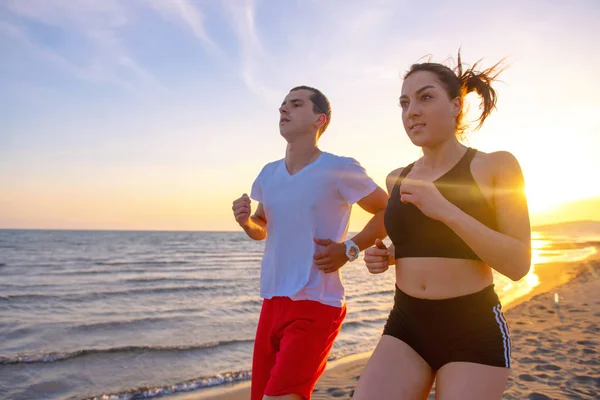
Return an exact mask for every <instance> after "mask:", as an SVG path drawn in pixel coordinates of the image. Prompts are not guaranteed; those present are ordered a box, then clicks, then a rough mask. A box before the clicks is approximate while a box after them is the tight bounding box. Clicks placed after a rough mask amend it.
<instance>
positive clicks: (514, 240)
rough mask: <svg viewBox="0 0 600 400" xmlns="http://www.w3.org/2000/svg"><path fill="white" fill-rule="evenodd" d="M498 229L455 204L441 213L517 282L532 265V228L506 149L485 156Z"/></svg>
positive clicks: (516, 169) (518, 175) (516, 171)
mask: <svg viewBox="0 0 600 400" xmlns="http://www.w3.org/2000/svg"><path fill="white" fill-rule="evenodd" d="M488 157H489V165H490V168H491V171H492V176H493V201H494V205H495V209H496V219H497V222H498V231H494V230H493V229H490V228H488V227H487V226H485V225H484V224H482V223H481V222H479V221H478V220H476V219H475V218H473V217H471V216H470V215H468V214H466V213H465V212H463V211H462V210H460V209H459V208H458V207H454V208H453V209H452V210H451V212H448V213H445V214H443V216H442V218H440V220H441V221H442V222H444V223H445V224H446V225H448V226H449V227H450V228H451V229H452V230H453V231H454V232H455V233H456V234H457V235H458V236H460V238H461V239H462V240H464V241H465V243H466V244H467V245H468V246H469V247H470V248H471V249H472V250H473V251H474V252H475V254H477V255H478V256H479V257H480V258H481V260H482V261H483V262H485V263H486V264H488V265H489V266H490V267H492V268H493V269H495V270H496V271H498V272H500V273H501V274H502V275H505V276H507V277H508V278H510V279H512V280H513V281H517V280H519V279H521V278H523V277H524V276H525V275H527V272H529V268H530V265H531V227H530V224H529V211H528V207H527V200H526V198H525V191H524V189H525V188H524V180H523V173H522V172H521V167H520V166H519V163H518V161H517V160H516V158H515V157H514V156H513V155H512V154H510V153H508V152H496V153H491V154H489V155H488Z"/></svg>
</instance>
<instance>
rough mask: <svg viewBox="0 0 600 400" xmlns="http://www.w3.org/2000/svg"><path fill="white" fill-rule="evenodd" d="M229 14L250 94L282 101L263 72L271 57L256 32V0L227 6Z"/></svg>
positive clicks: (242, 71) (230, 3)
mask: <svg viewBox="0 0 600 400" xmlns="http://www.w3.org/2000/svg"><path fill="white" fill-rule="evenodd" d="M225 7H226V12H227V14H228V15H229V16H230V18H231V21H232V28H233V30H234V32H235V34H236V37H237V40H238V44H239V46H240V54H239V56H240V58H241V71H240V75H241V77H242V79H243V81H244V83H245V84H246V86H247V87H248V89H249V90H250V91H252V92H253V93H254V94H256V95H258V96H259V97H261V98H262V99H264V100H265V101H266V102H268V103H273V102H276V101H278V100H279V97H280V94H279V92H278V91H277V90H276V89H274V88H273V87H272V86H271V85H269V84H267V83H266V82H267V79H264V77H263V75H262V72H263V71H265V70H267V68H266V65H268V64H269V61H273V60H272V59H271V58H268V57H267V56H268V54H267V53H265V49H264V47H263V44H262V42H261V40H260V37H259V34H258V31H257V29H256V6H255V3H254V0H240V1H232V2H227V3H226V6H225Z"/></svg>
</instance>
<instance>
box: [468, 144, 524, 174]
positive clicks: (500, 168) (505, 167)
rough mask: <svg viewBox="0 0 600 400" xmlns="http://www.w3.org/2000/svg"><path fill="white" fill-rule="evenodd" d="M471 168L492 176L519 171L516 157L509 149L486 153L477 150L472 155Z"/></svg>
mask: <svg viewBox="0 0 600 400" xmlns="http://www.w3.org/2000/svg"><path fill="white" fill-rule="evenodd" d="M471 169H472V170H473V169H475V170H479V171H480V172H483V173H486V174H490V175H492V176H498V175H503V174H505V173H515V172H517V171H518V172H520V171H521V167H520V166H519V161H518V160H517V158H516V157H515V156H514V155H513V154H512V153H511V152H509V151H494V152H490V153H486V152H483V151H480V150H478V151H477V153H476V154H475V157H473V161H472V163H471Z"/></svg>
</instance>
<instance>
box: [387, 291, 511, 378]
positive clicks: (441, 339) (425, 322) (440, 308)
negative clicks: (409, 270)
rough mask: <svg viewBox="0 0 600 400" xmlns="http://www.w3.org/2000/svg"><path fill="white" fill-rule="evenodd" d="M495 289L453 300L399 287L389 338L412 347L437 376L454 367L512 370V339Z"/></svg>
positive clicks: (388, 331) (390, 320) (388, 333)
mask: <svg viewBox="0 0 600 400" xmlns="http://www.w3.org/2000/svg"><path fill="white" fill-rule="evenodd" d="M501 309H502V306H501V305H500V301H499V299H498V296H497V295H496V292H495V291H494V285H490V286H488V287H486V288H485V289H483V290H482V291H480V292H477V293H473V294H468V295H465V296H460V297H453V298H450V299H441V300H429V299H420V298H416V297H412V296H409V295H407V294H406V293H404V292H402V291H401V290H400V289H398V287H396V294H395V296H394V308H393V309H392V311H391V313H390V315H389V317H388V320H387V323H386V325H385V328H384V330H383V334H384V335H389V336H393V337H395V338H397V339H400V340H402V341H403V342H405V343H406V344H408V345H409V346H410V347H412V348H413V349H414V350H415V351H416V352H417V353H418V354H419V355H420V356H421V357H422V358H423V359H424V360H425V361H426V362H427V363H428V364H429V365H430V366H431V368H432V369H433V370H436V371H437V370H438V369H440V368H441V367H442V366H444V365H445V364H448V363H451V362H457V361H460V362H471V363H477V364H484V365H491V366H495V367H505V368H510V334H509V331H508V325H507V324H506V320H505V319H504V315H503V314H502V310H501Z"/></svg>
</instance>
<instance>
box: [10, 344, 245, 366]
mask: <svg viewBox="0 0 600 400" xmlns="http://www.w3.org/2000/svg"><path fill="white" fill-rule="evenodd" d="M253 342H254V340H223V341H218V342H209V343H202V344H198V345H189V346H124V347H111V348H107V349H82V350H75V351H70V352H51V353H32V354H27V353H21V354H15V355H12V356H0V365H14V364H43V363H53V362H58V361H64V360H69V359H73V358H78V357H84V356H88V355H94V354H113V353H140V352H149V351H152V352H183V351H194V350H204V349H211V348H215V347H224V346H230V345H234V344H243V343H253Z"/></svg>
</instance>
